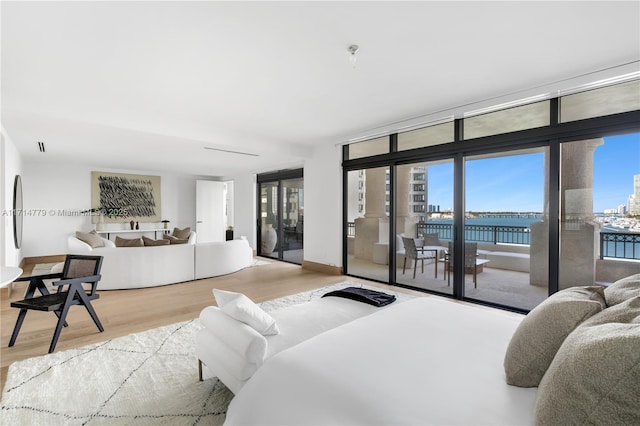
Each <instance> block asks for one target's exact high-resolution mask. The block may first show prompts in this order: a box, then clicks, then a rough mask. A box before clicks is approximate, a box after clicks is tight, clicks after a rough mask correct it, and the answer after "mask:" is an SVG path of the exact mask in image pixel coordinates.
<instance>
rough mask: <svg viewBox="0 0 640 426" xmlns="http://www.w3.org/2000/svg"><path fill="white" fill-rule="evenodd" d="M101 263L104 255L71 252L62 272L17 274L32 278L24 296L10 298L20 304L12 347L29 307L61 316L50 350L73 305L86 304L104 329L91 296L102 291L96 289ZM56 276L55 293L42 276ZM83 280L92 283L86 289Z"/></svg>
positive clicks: (96, 297) (102, 329)
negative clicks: (21, 297)
mask: <svg viewBox="0 0 640 426" xmlns="http://www.w3.org/2000/svg"><path fill="white" fill-rule="evenodd" d="M101 267H102V256H81V255H71V254H69V255H67V257H66V260H65V262H64V266H63V268H62V272H60V273H53V274H45V275H34V276H30V277H21V278H18V279H17V280H16V281H29V286H28V287H27V291H26V293H25V298H24V300H20V301H17V302H11V307H12V308H20V313H19V314H18V319H17V320H16V325H15V327H14V329H13V333H12V334H11V340H10V341H9V347H11V346H13V345H14V343H15V342H16V338H17V337H18V333H19V332H20V328H21V327H22V322H23V321H24V318H25V316H26V315H27V311H28V310H30V309H33V310H36V311H47V312H53V313H54V314H56V316H57V317H58V323H57V325H56V328H55V331H54V333H53V339H51V345H50V346H49V353H51V352H53V351H54V349H55V347H56V344H57V343H58V337H60V332H61V331H62V327H66V326H67V322H66V318H67V313H68V312H69V308H70V307H71V306H74V305H83V306H84V307H85V308H86V309H87V311H88V312H89V315H90V316H91V318H92V319H93V322H94V323H95V324H96V326H97V327H98V330H100V331H101V332H102V331H104V328H103V327H102V324H101V323H100V319H98V315H97V314H96V312H95V310H94V309H93V306H92V305H91V301H92V300H95V299H98V298H99V297H100V295H99V294H98V293H96V289H97V287H98V281H100V268H101ZM55 278H60V280H58V281H54V282H52V284H53V285H54V286H57V287H58V291H57V292H56V293H49V290H47V287H46V285H45V283H44V281H43V280H45V279H55ZM83 283H84V284H88V285H89V287H88V288H87V289H85V288H84V286H83ZM36 290H38V291H39V292H40V294H41V296H35V293H36Z"/></svg>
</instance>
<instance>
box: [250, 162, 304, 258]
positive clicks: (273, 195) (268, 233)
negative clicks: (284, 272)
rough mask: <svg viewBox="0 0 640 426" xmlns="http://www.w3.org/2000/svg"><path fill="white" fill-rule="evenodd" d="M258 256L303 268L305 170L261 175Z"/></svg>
mask: <svg viewBox="0 0 640 426" xmlns="http://www.w3.org/2000/svg"><path fill="white" fill-rule="evenodd" d="M258 218H259V220H258V233H257V234H258V255H259V256H265V257H271V258H274V259H278V260H284V261H287V262H291V263H296V264H302V261H303V258H304V257H303V241H304V180H303V177H302V170H286V171H281V172H276V173H269V174H264V175H258Z"/></svg>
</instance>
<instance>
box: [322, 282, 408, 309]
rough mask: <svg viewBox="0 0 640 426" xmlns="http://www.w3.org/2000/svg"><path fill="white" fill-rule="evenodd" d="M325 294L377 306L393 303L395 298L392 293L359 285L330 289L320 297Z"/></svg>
mask: <svg viewBox="0 0 640 426" xmlns="http://www.w3.org/2000/svg"><path fill="white" fill-rule="evenodd" d="M327 296H336V297H344V298H347V299H351V300H355V301H358V302H362V303H367V304H369V305H373V306H376V307H378V308H380V307H382V306H387V305H388V304H390V303H393V302H395V300H396V296H394V295H393V294H387V293H383V292H381V291H375V290H369V289H366V288H359V287H347V288H343V289H342V290H335V291H331V292H329V293H327V294H325V295H324V296H322V297H327Z"/></svg>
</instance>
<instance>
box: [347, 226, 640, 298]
mask: <svg viewBox="0 0 640 426" xmlns="http://www.w3.org/2000/svg"><path fill="white" fill-rule="evenodd" d="M347 230H348V236H349V237H348V239H347V240H348V245H349V240H351V242H352V241H353V239H354V237H355V226H354V225H353V224H348V226H347ZM428 233H437V234H438V235H439V238H440V240H441V242H442V244H443V245H445V246H446V245H447V242H448V241H449V240H450V239H451V236H452V226H451V225H450V224H442V223H439V224H433V223H419V224H418V225H417V234H418V236H422V235H425V234H428ZM530 238H531V230H530V229H529V228H528V227H524V226H491V225H467V226H465V239H466V240H467V241H475V242H478V253H479V257H481V258H484V259H490V261H489V262H488V263H487V264H486V265H485V267H484V270H483V272H482V273H479V274H478V280H477V281H478V285H477V288H474V285H473V280H472V276H471V275H465V296H466V297H468V298H472V299H476V300H481V301H488V302H492V303H497V304H501V305H505V306H512V307H517V308H520V309H525V310H530V309H533V308H534V307H535V306H537V305H538V304H539V303H540V302H542V301H543V300H544V299H545V298H546V297H547V296H548V289H547V286H546V285H532V283H531V282H530V281H531V280H530V273H529V268H530V259H529V255H530V243H531V241H530ZM377 245H378V246H380V243H378V244H377ZM383 245H384V244H383ZM387 250H388V248H387ZM386 253H388V251H387V252H386ZM382 257H384V255H383V256H382ZM387 258H388V256H387ZM403 261H404V256H403V255H402V254H398V256H397V257H396V266H397V269H396V282H397V283H398V284H404V285H410V286H413V287H418V288H424V289H428V290H431V291H437V292H442V293H446V294H451V293H452V288H451V287H450V286H448V285H447V279H446V276H445V271H444V262H442V261H438V262H437V263H436V262H434V261H433V260H429V261H425V267H424V273H422V271H421V269H420V268H421V266H420V262H418V268H419V269H418V271H416V272H417V273H416V278H415V279H414V278H413V270H412V269H410V266H409V265H408V268H407V271H406V272H405V273H404V274H403V272H402V265H403ZM594 262H595V269H596V281H597V282H598V283H602V284H607V283H611V282H613V281H615V280H617V279H619V278H621V277H623V276H627V275H632V274H634V273H638V272H640V234H634V233H620V232H617V233H616V232H600V233H599V254H598V259H594ZM409 263H412V262H409ZM411 266H412V265H411ZM348 273H349V274H352V275H356V276H362V277H367V278H372V279H376V280H379V281H383V282H388V281H389V269H388V265H387V264H383V263H381V262H374V261H370V260H366V259H361V258H356V257H355V256H354V255H353V251H352V250H349V254H348Z"/></svg>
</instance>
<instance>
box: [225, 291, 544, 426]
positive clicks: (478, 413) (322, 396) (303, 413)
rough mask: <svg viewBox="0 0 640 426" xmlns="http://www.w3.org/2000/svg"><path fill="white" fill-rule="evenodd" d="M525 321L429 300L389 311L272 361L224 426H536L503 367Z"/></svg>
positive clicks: (524, 393)
mask: <svg viewBox="0 0 640 426" xmlns="http://www.w3.org/2000/svg"><path fill="white" fill-rule="evenodd" d="M521 319H522V316H520V315H516V314H512V313H508V312H503V311H499V310H494V309H488V308H483V307H478V306H473V305H468V304H462V303H458V302H454V301H448V300H443V299H439V298H435V297H421V298H416V299H413V300H410V301H407V302H403V303H399V304H393V305H391V306H390V307H388V308H386V309H384V310H380V311H379V312H376V313H374V314H371V315H367V316H364V317H362V318H359V319H356V320H354V321H352V322H349V323H347V324H345V325H342V326H340V327H337V328H334V329H331V330H329V331H326V332H324V333H322V334H319V335H317V336H315V337H312V338H310V339H309V340H306V341H304V342H302V343H300V344H298V345H295V346H293V347H291V348H289V349H286V350H284V351H282V352H280V353H278V354H276V355H274V356H273V357H271V358H269V359H268V360H267V361H266V362H265V363H264V365H262V367H261V368H260V369H259V370H258V371H257V372H256V373H255V374H254V375H253V377H252V378H251V380H249V381H248V382H247V383H246V384H245V385H244V387H243V388H242V389H241V390H240V391H239V392H238V393H237V395H236V397H235V398H234V399H233V400H232V401H231V404H230V406H229V409H228V412H227V418H226V423H225V424H226V425H305V424H308V425H311V424H313V425H320V424H323V425H338V424H339V425H347V424H359V425H400V424H413V425H417V424H419V425H426V424H438V425H441V424H449V425H452V424H502V425H506V424H509V425H516V424H532V423H533V411H534V402H535V397H536V390H537V388H519V387H515V386H509V385H507V384H506V381H505V373H504V367H503V360H504V355H505V351H506V348H507V346H508V344H509V340H510V339H511V336H512V335H513V333H514V331H515V330H516V328H517V326H518V324H519V323H520V321H521Z"/></svg>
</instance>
